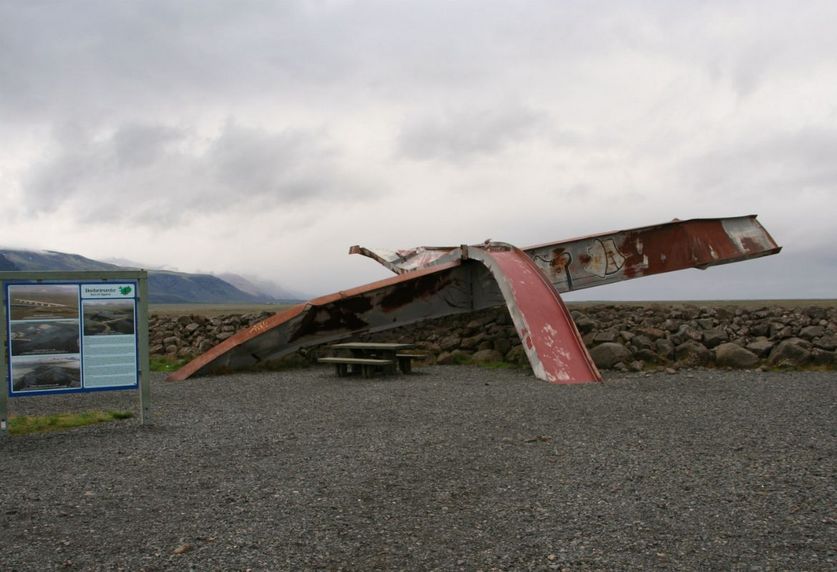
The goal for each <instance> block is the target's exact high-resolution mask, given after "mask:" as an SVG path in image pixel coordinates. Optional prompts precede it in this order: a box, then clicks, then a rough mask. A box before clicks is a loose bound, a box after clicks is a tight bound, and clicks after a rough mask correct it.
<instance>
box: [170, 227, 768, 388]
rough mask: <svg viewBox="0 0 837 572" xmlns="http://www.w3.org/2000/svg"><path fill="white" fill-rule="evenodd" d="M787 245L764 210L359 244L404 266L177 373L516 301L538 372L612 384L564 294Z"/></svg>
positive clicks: (520, 328) (288, 314) (562, 379)
mask: <svg viewBox="0 0 837 572" xmlns="http://www.w3.org/2000/svg"><path fill="white" fill-rule="evenodd" d="M780 250H781V247H780V246H778V245H777V244H776V242H775V241H774V240H773V238H772V237H771V236H770V235H769V234H768V233H767V231H766V230H765V229H764V228H763V227H762V226H761V224H759V222H758V221H757V220H756V216H755V215H749V216H743V217H732V218H723V219H693V220H687V221H673V222H670V223H665V224H661V225H656V226H649V227H642V228H636V229H630V230H624V231H616V232H611V233H603V234H599V235H593V236H588V237H582V238H576V239H570V240H565V241H560V242H554V243H549V244H543V245H538V246H532V247H529V248H526V249H522V250H521V249H517V248H515V247H513V246H511V245H508V244H503V243H491V242H486V243H485V244H482V245H478V246H462V247H418V248H415V249H411V250H407V251H398V252H397V253H388V252H383V251H371V250H368V249H365V248H362V247H359V246H354V247H352V248H351V250H350V252H351V253H359V254H364V255H367V256H370V257H372V258H374V259H375V260H377V261H378V262H380V263H382V264H384V265H385V266H386V267H387V268H390V269H391V270H393V272H396V274H397V275H396V276H393V277H392V278H388V279H386V280H381V281H378V282H373V283H371V284H366V285H364V286H359V287H357V288H353V289H350V290H345V291H341V292H337V293H335V294H331V295H328V296H323V297H320V298H315V299H313V300H311V301H309V302H308V303H305V304H298V305H296V306H293V307H291V308H289V309H287V310H285V311H284V312H280V313H278V314H275V315H273V316H271V317H270V318H268V319H266V320H264V321H262V322H260V323H258V324H255V325H253V326H251V327H249V328H247V329H244V330H242V331H240V332H238V333H236V334H235V335H233V336H232V337H230V338H228V339H227V340H225V341H223V342H221V343H220V344H218V345H217V346H215V347H214V348H211V349H210V350H209V351H207V352H206V353H204V354H202V355H200V356H198V357H197V358H195V359H194V360H192V361H191V362H189V363H187V364H186V365H185V366H183V367H182V368H180V369H179V370H178V371H176V372H174V373H172V374H171V375H170V376H169V377H168V379H169V380H182V379H186V378H188V377H190V376H192V375H205V374H211V373H222V372H226V371H234V370H239V369H245V368H250V367H254V366H258V365H259V364H261V363H263V362H267V361H271V360H276V359H279V358H281V357H282V356H285V355H288V354H290V353H293V352H295V351H297V350H299V349H301V348H304V347H310V346H316V345H321V344H326V343H331V342H334V341H337V340H342V339H345V338H349V337H352V336H357V335H360V334H365V333H371V332H378V331H384V330H388V329H391V328H397V327H399V326H405V325H409V324H412V323H415V322H419V321H423V320H429V319H434V318H440V317H443V316H449V315H454V314H460V313H465V312H472V311H475V310H481V309H485V308H491V307H496V306H500V305H502V304H503V303H505V304H506V305H507V306H508V307H509V311H510V313H511V316H512V319H513V321H514V323H515V328H516V329H517V332H518V335H519V336H520V338H521V341H522V343H523V347H524V350H525V352H526V355H527V357H528V358H529V361H530V363H531V364H532V369H533V371H534V372H535V375H536V376H537V377H538V378H540V379H543V380H545V381H550V382H553V383H580V382H590V381H600V380H601V377H600V375H599V373H598V371H597V370H596V368H595V365H593V362H592V360H591V359H590V356H589V353H587V350H586V348H585V347H584V343H583V342H582V340H581V338H580V336H579V334H578V331H577V330H576V329H575V325H574V323H573V321H572V319H571V317H570V315H569V313H568V312H567V310H566V307H565V306H564V304H563V302H562V300H561V298H560V295H559V292H566V291H571V290H577V289H580V288H588V287H591V286H598V285H601V284H608V283H612V282H618V281H622V280H629V279H632V278H639V277H642V276H648V275H651V274H658V273H661V272H670V271H673V270H681V269H685V268H701V269H703V268H707V267H709V266H714V265H718V264H726V263H730V262H738V261H740V260H746V259H750V258H758V257H761V256H768V255H770V254H776V253H778V252H779V251H780Z"/></svg>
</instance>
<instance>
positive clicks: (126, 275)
mask: <svg viewBox="0 0 837 572" xmlns="http://www.w3.org/2000/svg"><path fill="white" fill-rule="evenodd" d="M16 285H18V286H35V287H37V286H52V285H54V286H61V285H65V286H75V287H77V289H78V290H77V291H78V297H77V303H78V310H77V315H78V325H77V328H78V332H79V340H78V357H77V358H73V359H76V360H77V361H78V364H79V365H78V368H79V387H77V388H76V387H73V388H67V389H46V390H37V389H33V390H27V391H25V392H21V391H14V389H13V388H12V386H11V383H12V378H11V372H12V360H13V359H14V357H15V356H13V355H12V343H11V339H10V332H11V329H12V320H11V316H10V315H9V308H10V300H9V299H8V297H9V292H10V288H11V287H14V286H16ZM129 285H130V286H133V293H132V294H130V293H126V292H120V289H119V288H116V287H118V286H121V287H127V286H129ZM85 287H88V290H89V289H91V288H92V289H95V290H98V292H94V293H93V294H92V295H90V294H88V296H86V297H85V296H84V295H83V294H82V291H83V290H85ZM128 294H130V295H128ZM0 297H2V300H0V302H2V303H1V304H0V318H2V320H0V321H1V322H2V328H0V372H2V376H3V377H2V379H0V435H5V434H7V433H8V404H9V397H21V396H31V397H37V396H40V395H56V394H69V393H91V392H96V391H120V390H137V389H138V390H139V397H140V422H141V423H142V424H147V423H150V420H151V417H150V408H151V388H150V378H149V372H150V368H149V359H148V347H149V343H148V273H147V272H146V271H144V270H116V271H95V270H94V271H69V272H62V271H41V272H27V271H20V272H17V271H13V272H9V271H4V272H0ZM122 300H130V301H131V302H132V304H131V306H130V308H131V311H132V312H133V334H134V335H133V339H134V347H133V348H131V349H133V350H134V353H135V357H136V376H135V378H134V379H135V381H133V382H132V383H130V384H116V385H106V386H101V387H96V386H95V385H91V386H88V387H85V385H84V384H83V381H82V369H83V368H84V362H83V359H84V353H83V347H84V343H85V341H84V338H85V337H89V338H95V337H101V336H95V335H92V334H91V335H90V336H87V335H84V333H83V332H84V327H85V325H86V324H85V323H84V322H83V319H84V310H83V308H84V303H85V302H89V303H91V304H95V303H96V302H99V303H102V302H103V301H110V302H111V303H113V304H115V305H118V301H122ZM27 302H30V301H29V300H27ZM32 304H33V307H39V308H47V310H48V309H49V308H50V307H54V308H56V311H59V310H58V309H57V308H58V307H60V306H61V304H54V305H51V304H50V303H43V302H40V306H34V304H38V302H37V301H32ZM124 310H125V309H123V311H124ZM70 320H72V318H71V317H70V318H69V319H67V320H65V321H70ZM46 321H49V319H47V320H46ZM60 322H61V319H57V320H54V321H53V323H54V324H59V323H60ZM21 323H24V324H25V323H26V322H21ZM123 323H124V322H123ZM103 327H105V328H106V329H108V330H110V327H111V326H110V324H105V325H104V326H103ZM117 333H124V332H117ZM120 337H122V336H120ZM58 353H59V354H60V352H58ZM67 355H68V356H69V355H73V354H67ZM123 355H124V354H123ZM17 357H23V355H21V356H17ZM100 357H107V356H104V355H103V356H100ZM54 359H60V357H55V358H54ZM91 359H94V358H91ZM123 365H124V364H123ZM91 367H92V366H91ZM65 371H66V370H65ZM129 375H130V374H129ZM92 377H93V376H91V378H92Z"/></svg>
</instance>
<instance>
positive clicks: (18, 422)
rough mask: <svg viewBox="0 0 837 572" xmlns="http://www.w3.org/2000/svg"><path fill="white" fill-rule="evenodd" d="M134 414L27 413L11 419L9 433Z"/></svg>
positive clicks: (17, 433)
mask: <svg viewBox="0 0 837 572" xmlns="http://www.w3.org/2000/svg"><path fill="white" fill-rule="evenodd" d="M133 416H134V414H133V413H131V412H130V411H86V412H84V413H58V414H55V415H25V416H19V417H12V418H10V419H9V433H11V434H12V435H26V434H28V433H44V432H48V431H60V430H62V429H70V428H73V427H84V426H86V425H93V424H95V423H105V422H107V421H117V420H119V419H130V418H131V417H133Z"/></svg>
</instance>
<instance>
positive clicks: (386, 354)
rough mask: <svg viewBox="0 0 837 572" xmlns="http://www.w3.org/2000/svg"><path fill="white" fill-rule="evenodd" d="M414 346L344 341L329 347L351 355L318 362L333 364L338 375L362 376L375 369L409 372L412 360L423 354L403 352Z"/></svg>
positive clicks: (367, 375) (323, 359)
mask: <svg viewBox="0 0 837 572" xmlns="http://www.w3.org/2000/svg"><path fill="white" fill-rule="evenodd" d="M415 347H416V346H415V344H405V343H390V342H344V343H340V344H334V345H331V346H329V348H330V349H332V350H335V351H338V352H339V351H348V352H350V354H351V357H341V356H335V357H330V358H320V360H319V362H320V363H331V364H334V365H335V366H336V367H337V375H339V376H344V375H347V374H348V373H356V372H361V373H362V374H363V376H364V377H369V376H370V375H371V374H372V372H373V371H375V370H381V371H383V372H384V373H396V372H397V371H398V370H400V371H401V372H402V373H410V372H411V371H412V360H413V359H414V358H417V357H423V356H418V355H416V354H410V353H404V352H405V351H407V350H411V349H413V348H415ZM396 366H397V367H396Z"/></svg>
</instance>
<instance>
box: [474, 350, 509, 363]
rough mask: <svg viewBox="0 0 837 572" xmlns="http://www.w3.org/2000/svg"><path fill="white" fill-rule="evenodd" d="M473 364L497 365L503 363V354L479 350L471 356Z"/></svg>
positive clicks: (495, 351)
mask: <svg viewBox="0 0 837 572" xmlns="http://www.w3.org/2000/svg"><path fill="white" fill-rule="evenodd" d="M471 361H472V362H473V363H497V362H501V361H503V354H501V353H500V352H498V351H497V350H480V351H478V352H476V353H474V355H472V356H471Z"/></svg>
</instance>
